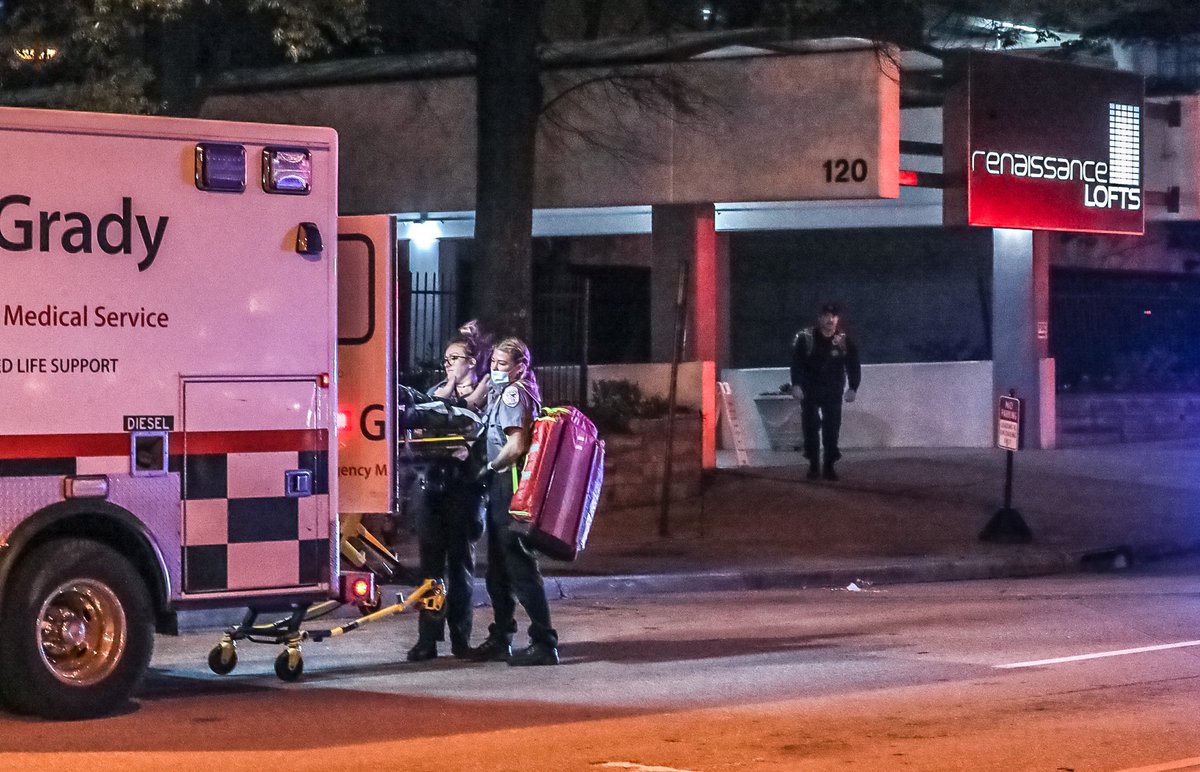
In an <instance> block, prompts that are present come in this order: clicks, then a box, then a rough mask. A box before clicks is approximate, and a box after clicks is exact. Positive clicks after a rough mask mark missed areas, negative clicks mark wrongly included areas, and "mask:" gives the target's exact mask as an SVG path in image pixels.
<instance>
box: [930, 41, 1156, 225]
mask: <svg viewBox="0 0 1200 772" xmlns="http://www.w3.org/2000/svg"><path fill="white" fill-rule="evenodd" d="M949 72H950V74H951V82H952V85H951V87H950V91H949V93H948V94H947V98H946V105H945V111H944V120H945V137H944V143H943V153H944V176H945V180H946V183H945V187H946V189H945V196H944V201H945V218H946V222H947V224H959V225H961V224H967V225H980V226H987V227H996V228H1023V229H1030V230H1057V231H1087V232H1095V233H1135V234H1140V233H1142V231H1143V227H1144V226H1143V223H1144V211H1143V210H1144V206H1145V195H1144V193H1143V190H1142V112H1143V111H1142V103H1143V91H1144V89H1143V82H1142V78H1141V76H1140V75H1136V74H1132V73H1125V72H1116V71H1113V70H1102V69H1097V68H1092V67H1080V66H1077V65H1068V64H1063V63H1061V62H1052V61H1045V60H1041V59H1033V58H1028V57H1017V56H1005V55H997V54H983V53H971V54H969V55H967V56H965V57H964V58H963V59H962V60H961V61H959V62H957V63H956V64H955V65H952V66H951V67H950V69H949Z"/></svg>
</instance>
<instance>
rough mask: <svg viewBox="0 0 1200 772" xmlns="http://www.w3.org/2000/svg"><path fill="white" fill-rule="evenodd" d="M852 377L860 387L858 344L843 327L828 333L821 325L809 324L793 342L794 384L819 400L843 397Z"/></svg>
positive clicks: (851, 385) (860, 373) (855, 385)
mask: <svg viewBox="0 0 1200 772" xmlns="http://www.w3.org/2000/svg"><path fill="white" fill-rule="evenodd" d="M847 380H849V382H850V388H852V389H855V390H857V389H858V384H859V382H860V381H861V380H862V368H861V367H860V365H859V362H858V347H857V346H855V345H854V341H852V340H850V338H849V336H847V335H846V333H844V332H841V331H840V330H839V331H837V332H835V333H834V334H833V336H832V337H828V338H827V337H825V336H824V335H822V334H821V331H820V329H817V328H813V327H806V328H804V329H803V330H801V331H800V332H798V333H796V340H795V341H794V342H793V344H792V385H794V386H799V387H800V389H801V390H802V391H803V392H804V396H805V397H807V398H809V399H815V400H818V401H831V400H841V398H842V392H843V391H844V390H845V388H846V381H847Z"/></svg>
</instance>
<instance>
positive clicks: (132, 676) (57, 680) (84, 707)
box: [0, 539, 154, 720]
mask: <svg viewBox="0 0 1200 772" xmlns="http://www.w3.org/2000/svg"><path fill="white" fill-rule="evenodd" d="M9 587H10V588H11V591H10V592H9V594H8V596H7V597H6V599H5V602H4V608H3V609H0V693H2V694H3V696H4V701H5V702H6V703H7V704H8V705H10V706H11V707H12V708H13V709H14V710H17V711H19V712H22V713H29V714H33V715H37V716H42V717H44V718H50V719H62V720H74V719H83V718H94V717H96V716H101V715H105V714H109V713H112V712H114V711H116V710H119V709H120V708H122V707H124V706H125V705H126V704H127V703H128V701H129V697H130V695H131V694H132V693H133V691H134V690H135V689H136V688H137V687H138V684H139V683H140V682H141V679H142V676H143V675H144V674H145V672H146V669H147V668H148V667H149V665H150V655H151V654H152V653H153V651H154V613H153V607H152V605H151V600H150V593H149V590H148V589H147V587H146V583H145V581H144V580H143V578H142V577H141V575H140V574H138V572H137V570H136V569H135V568H134V567H133V565H132V564H131V563H130V562H129V560H128V559H126V558H125V556H123V555H122V554H121V553H119V552H117V551H116V550H114V549H112V548H111V547H109V546H107V545H104V544H100V543H99V542H95V541H91V540H88V539H60V540H55V541H51V542H47V543H45V544H42V545H40V546H38V547H36V548H34V549H33V550H32V551H31V552H30V553H29V554H28V555H26V556H25V557H24V558H22V560H21V562H20V563H19V564H18V565H17V567H16V569H15V571H14V572H13V576H12V581H11V582H10V583H9Z"/></svg>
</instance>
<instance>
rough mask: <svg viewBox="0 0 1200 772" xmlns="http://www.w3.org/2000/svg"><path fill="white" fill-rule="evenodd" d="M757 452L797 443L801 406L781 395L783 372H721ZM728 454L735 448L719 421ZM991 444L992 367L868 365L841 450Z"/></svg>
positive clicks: (848, 411)
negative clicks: (777, 394)
mask: <svg viewBox="0 0 1200 772" xmlns="http://www.w3.org/2000/svg"><path fill="white" fill-rule="evenodd" d="M721 379H722V380H724V381H727V382H728V383H729V385H730V390H731V392H732V398H733V400H734V403H735V408H734V409H735V410H736V411H737V413H738V416H739V420H740V422H741V424H742V426H743V428H744V432H745V435H746V440H747V443H748V446H749V449H751V450H766V449H771V448H772V447H773V446H774V448H775V449H785V450H786V449H789V448H790V447H791V446H792V445H793V444H798V443H799V437H800V403H799V402H797V401H795V400H793V399H791V398H790V397H788V398H783V397H775V396H770V397H761V396H760V395H761V394H762V393H763V392H771V393H772V394H775V393H777V392H778V391H779V387H780V385H782V384H784V383H786V382H787V381H788V370H787V368H785V367H763V368H753V369H744V370H723V371H722V372H721ZM720 436H721V443H722V445H721V446H722V447H725V448H730V447H733V445H732V440H731V437H730V435H729V431H728V426H727V424H726V422H725V421H724V420H722V421H721V431H720ZM991 444H992V363H991V362H932V363H919V364H886V365H864V366H863V379H862V388H861V389H860V390H859V393H858V399H857V400H856V401H855V402H854V403H853V404H850V405H846V406H845V410H844V412H843V419H842V433H841V445H842V447H843V448H904V447H988V446H989V445H991Z"/></svg>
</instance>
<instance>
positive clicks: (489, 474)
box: [475, 461, 496, 485]
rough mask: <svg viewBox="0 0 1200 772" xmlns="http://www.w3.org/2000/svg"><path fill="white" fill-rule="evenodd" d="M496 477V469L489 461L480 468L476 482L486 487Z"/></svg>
mask: <svg viewBox="0 0 1200 772" xmlns="http://www.w3.org/2000/svg"><path fill="white" fill-rule="evenodd" d="M495 476H496V468H495V467H494V466H492V462H491V461H489V462H487V463H486V464H484V465H483V466H481V467H480V468H479V472H478V474H476V475H475V480H476V482H481V483H484V484H485V485H486V484H487V483H490V482H491V481H492V478H493V477H495Z"/></svg>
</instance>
